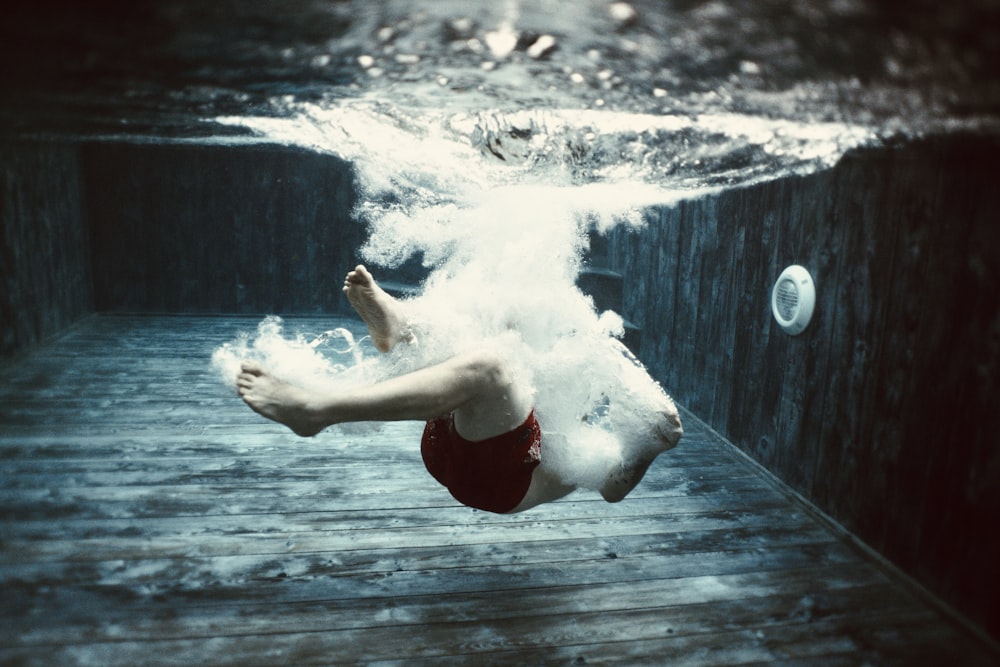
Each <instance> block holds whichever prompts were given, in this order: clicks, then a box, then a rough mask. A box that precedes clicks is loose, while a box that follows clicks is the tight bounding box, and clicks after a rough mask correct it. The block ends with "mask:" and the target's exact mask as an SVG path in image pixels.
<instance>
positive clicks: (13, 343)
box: [0, 142, 94, 359]
mask: <svg viewBox="0 0 1000 667" xmlns="http://www.w3.org/2000/svg"><path fill="white" fill-rule="evenodd" d="M81 173H82V170H81V166H80V159H79V150H77V148H76V147H74V146H72V145H67V144H60V143H51V142H41V143H39V142H0V175H2V180H0V359H4V358H7V357H10V356H12V355H14V354H15V353H17V352H18V351H21V350H25V349H28V348H30V347H31V346H33V345H35V344H36V343H38V342H39V341H41V340H45V339H47V338H50V337H52V336H54V335H56V334H58V333H59V332H60V331H62V330H64V329H65V328H66V327H67V326H69V325H70V324H72V323H73V322H75V321H76V320H78V319H79V318H80V317H82V316H84V315H86V314H89V313H91V312H93V310H94V297H93V277H92V275H91V272H90V266H91V262H90V242H89V241H90V240H89V234H88V231H87V220H86V215H85V209H84V206H83V183H82V177H81Z"/></svg>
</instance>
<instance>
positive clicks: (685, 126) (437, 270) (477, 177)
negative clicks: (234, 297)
mask: <svg viewBox="0 0 1000 667" xmlns="http://www.w3.org/2000/svg"><path fill="white" fill-rule="evenodd" d="M289 111H292V112H293V113H289V114H288V115H286V116H285V117H283V118H258V119H247V118H241V119H227V122H233V123H240V124H244V125H247V126H250V127H252V128H254V129H256V130H257V131H258V132H260V133H261V134H263V135H265V136H267V138H268V139H269V140H271V141H279V142H284V143H290V144H295V145H299V146H306V147H309V148H312V149H314V150H319V151H323V152H329V153H334V154H337V155H339V156H340V157H342V158H344V159H346V160H348V161H350V162H351V163H352V164H353V165H355V168H356V171H357V174H358V188H359V191H360V203H359V204H358V207H357V210H356V211H355V214H356V216H357V218H358V219H359V220H360V221H362V222H363V223H364V224H366V225H367V227H368V232H369V234H368V238H367V241H366V242H365V244H364V245H363V246H362V248H361V249H360V251H359V252H360V255H361V259H362V260H363V261H364V262H366V263H367V264H368V265H369V267H370V268H371V269H372V271H373V273H374V274H375V277H376V279H378V269H379V267H390V268H391V267H396V266H398V265H400V264H401V263H403V262H405V261H406V260H407V259H408V258H410V257H412V256H414V255H416V254H420V255H421V256H422V260H423V263H424V265H425V266H426V268H427V269H428V277H427V279H426V281H425V283H424V284H423V286H422V291H421V293H420V294H419V296H416V297H411V298H408V299H406V300H405V307H406V308H407V310H408V314H409V316H410V327H411V329H412V332H413V334H414V340H413V342H412V343H410V344H401V345H398V346H396V348H395V349H394V350H393V351H392V352H391V353H389V354H387V355H369V356H365V355H359V354H358V353H357V350H358V349H359V348H358V347H357V346H356V345H352V344H349V345H348V351H349V352H348V354H347V355H346V356H347V358H346V359H345V358H344V355H340V357H341V358H340V359H338V360H337V361H335V362H334V361H331V359H330V358H329V357H328V356H327V355H328V354H329V352H326V353H324V352H322V351H321V349H322V348H321V347H320V346H317V345H312V344H309V343H308V342H304V341H301V340H286V339H285V338H284V337H283V335H282V332H281V330H280V322H278V321H277V320H275V319H274V318H271V319H268V320H265V322H263V323H262V324H261V326H260V327H259V329H258V332H257V334H256V336H255V337H249V336H245V337H243V338H241V339H240V340H238V341H237V342H235V343H232V344H229V345H226V346H223V347H222V348H220V349H219V350H217V351H216V358H215V359H214V362H215V365H216V367H217V368H218V369H220V372H221V373H222V375H224V376H227V375H228V376H230V377H231V376H233V375H234V373H233V369H234V368H235V367H238V365H239V359H240V358H242V357H243V356H245V355H250V356H252V357H253V358H255V359H257V360H258V361H260V362H261V363H262V364H263V365H265V366H266V367H268V368H269V369H271V370H272V372H273V373H274V374H275V375H278V376H279V377H282V378H283V379H286V380H288V381H290V382H293V383H297V384H300V385H305V386H312V387H326V388H327V389H330V390H337V388H338V387H339V388H341V389H343V388H345V387H349V386H351V384H354V385H355V386H356V385H357V384H358V383H371V382H377V381H379V380H380V379H384V378H387V377H391V376H393V375H397V374H400V373H405V372H407V371H410V370H415V369H416V368H419V367H422V366H426V365H428V364H432V363H436V362H439V361H443V360H444V359H446V358H449V357H451V356H453V355H455V354H458V353H461V352H463V351H466V350H470V349H481V348H484V347H485V348H492V349H495V350H497V351H498V352H499V353H500V354H502V355H503V357H504V358H506V359H508V360H510V361H511V362H512V364H513V366H514V369H515V373H516V374H517V375H518V376H519V380H520V381H521V382H523V383H524V384H525V385H526V386H530V387H531V388H532V389H533V392H534V399H535V411H536V414H537V416H538V418H539V421H540V423H541V424H542V428H543V431H544V434H545V448H544V452H545V453H544V456H543V465H546V466H548V467H549V468H550V469H551V470H553V471H554V472H556V473H557V474H558V475H559V476H560V477H561V478H562V479H563V480H564V481H566V482H568V483H570V484H574V485H576V486H580V487H585V488H591V489H598V488H600V487H601V486H602V485H603V484H604V483H605V480H606V478H607V475H608V471H609V470H610V469H613V468H615V466H617V467H619V468H620V467H621V465H622V463H623V462H624V463H628V461H630V460H632V459H636V458H641V457H642V456H643V455H644V454H645V453H647V452H646V450H647V449H648V448H649V447H654V446H656V433H655V424H654V421H655V420H654V418H653V416H654V415H656V413H657V411H658V409H659V408H661V407H662V405H663V402H664V401H665V400H667V401H668V400H669V399H668V398H666V394H665V392H664V391H663V389H662V388H661V387H660V386H659V385H657V384H656V383H655V382H653V381H652V380H651V379H650V378H649V376H648V375H647V374H646V373H645V372H644V371H643V369H642V368H641V365H639V363H638V361H636V360H635V359H634V358H632V357H631V356H630V355H629V354H628V353H627V351H625V350H624V346H622V345H621V344H620V342H619V341H618V340H617V338H618V337H620V336H621V335H622V334H623V320H622V317H621V314H620V313H614V312H610V311H608V312H603V313H601V312H597V310H596V309H595V307H594V303H593V301H592V300H591V298H590V297H588V296H587V295H585V294H583V293H582V292H581V291H580V290H579V289H578V288H577V286H576V279H577V276H578V274H579V272H580V270H581V268H582V265H583V257H584V252H585V250H586V249H587V243H588V232H590V231H591V230H596V231H597V232H600V233H606V232H607V231H608V230H610V229H611V228H613V227H615V226H617V225H627V226H639V225H642V224H644V218H643V213H642V212H643V210H645V209H647V208H649V207H651V206H664V205H666V206H671V205H675V204H676V203H677V202H678V201H679V200H680V199H683V198H689V197H695V196H700V195H703V194H705V193H706V192H712V191H714V190H715V189H717V188H719V187H721V186H720V185H719V184H718V183H719V182H720V181H726V182H732V180H733V178H737V179H743V180H747V181H749V180H752V179H754V178H758V177H759V175H760V174H761V173H762V172H768V173H772V174H776V173H777V171H780V170H785V171H787V170H794V169H798V168H801V167H802V165H804V164H811V165H818V164H824V163H825V162H826V161H828V160H831V159H833V158H834V156H838V157H839V154H840V153H841V152H842V151H843V150H845V146H847V147H850V146H853V145H857V144H858V143H859V142H861V141H863V140H865V135H864V133H858V132H855V131H853V130H851V129H850V128H845V127H827V128H823V127H820V128H816V127H812V128H808V129H807V128H804V127H798V126H794V124H788V123H779V122H774V123H773V124H771V125H768V124H767V123H766V122H763V121H761V122H754V123H750V124H745V125H743V126H742V129H736V130H732V131H731V132H730V133H729V134H728V135H727V134H726V132H727V130H726V128H730V129H731V128H734V127H738V126H739V124H738V123H736V122H735V121H734V119H732V118H725V117H721V116H718V117H712V118H704V119H700V120H691V119H685V118H660V119H658V120H655V122H654V121H652V120H651V119H650V118H642V119H636V118H634V117H629V116H628V115H623V114H617V115H613V114H612V115H605V116H595V115H594V114H593V113H577V114H570V113H568V112H558V111H549V112H545V113H526V112H522V113H516V114H499V113H497V114H485V115H484V114H461V113H460V114H450V115H449V114H444V113H439V114H433V113H431V112H424V111H409V112H403V111H401V110H399V109H398V108H395V107H392V106H390V105H386V104H374V103H353V104H350V105H347V106H334V107H328V108H323V107H321V106H318V105H300V106H299V107H297V108H296V109H294V110H289ZM602 123H603V124H605V125H606V126H607V127H606V128H605V132H603V133H602V132H601V129H600V127H598V126H599V125H601V124H602ZM640 128H644V129H641V130H640ZM698 131H701V132H704V133H705V136H706V137H707V136H712V137H717V136H718V135H720V134H721V135H724V136H726V137H727V138H726V139H725V140H723V141H722V143H721V147H720V144H719V140H718V139H717V138H716V139H715V140H714V141H715V142H716V143H714V144H711V143H710V142H708V141H707V140H706V143H705V145H704V146H703V147H702V150H701V152H700V153H698V152H697V150H696V151H695V152H696V153H697V154H698V155H700V156H701V157H702V158H705V160H706V163H707V164H712V163H711V161H710V160H709V157H710V156H712V155H714V156H716V158H718V156H719V155H727V156H729V158H728V159H717V160H716V163H714V164H715V169H716V171H715V172H714V173H705V172H706V167H705V166H704V165H702V166H700V167H698V169H699V170H701V173H702V175H701V177H692V175H691V174H692V173H693V172H689V171H685V170H684V169H678V170H677V171H678V173H676V174H675V175H674V177H672V178H662V173H661V177H654V175H655V174H656V173H657V169H659V168H661V167H662V163H663V160H658V159H657V156H658V155H659V157H660V158H662V157H663V156H664V155H668V154H673V155H674V156H675V157H676V156H680V155H682V152H681V150H680V149H679V148H678V146H677V145H673V144H671V143H670V140H669V139H667V140H664V139H663V137H664V136H666V137H668V138H669V137H672V138H674V139H676V140H677V141H678V142H680V143H681V144H683V145H687V144H688V143H689V139H690V137H691V133H692V132H698ZM682 139H683V141H681V140H682ZM658 141H659V142H660V143H662V144H664V146H661V147H660V149H659V154H658V153H657V152H656V150H654V147H655V146H657V142H658ZM643 142H645V143H643ZM612 149H616V152H614V155H615V156H617V157H612V158H608V157H607V155H606V153H607V151H609V150H612ZM626 149H627V150H626ZM748 151H749V153H748ZM733 156H736V157H733ZM761 156H769V157H768V158H767V160H763V158H761ZM775 156H779V157H777V158H776V157H775ZM664 159H665V158H664ZM671 159H673V158H671ZM684 159H687V160H691V161H692V163H694V162H697V163H699V164H701V160H700V159H699V158H697V157H694V158H692V157H691V156H684ZM762 160H763V161H762ZM775 160H777V161H778V164H779V167H775ZM734 165H736V166H735V167H734ZM741 165H742V166H741ZM734 169H735V171H736V172H738V176H736V177H734V176H733V175H732V174H733V172H734ZM708 171H709V172H710V171H711V169H710V168H708ZM350 268H352V267H344V270H345V272H346V271H347V270H349V269H350ZM314 342H315V341H314ZM347 342H348V343H350V342H351V341H350V340H348V341H347Z"/></svg>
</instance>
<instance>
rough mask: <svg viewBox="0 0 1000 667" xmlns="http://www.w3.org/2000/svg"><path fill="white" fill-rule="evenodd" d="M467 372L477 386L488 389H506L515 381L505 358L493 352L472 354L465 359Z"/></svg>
mask: <svg viewBox="0 0 1000 667" xmlns="http://www.w3.org/2000/svg"><path fill="white" fill-rule="evenodd" d="M465 371H466V374H467V375H468V377H469V378H471V379H473V380H474V381H475V382H476V383H477V384H480V385H483V386H488V387H506V386H509V385H510V384H511V382H512V381H513V379H512V377H511V371H510V366H509V365H508V364H507V362H506V361H505V360H504V358H503V357H502V356H501V355H499V354H497V353H496V352H492V351H486V350H483V351H477V352H473V353H470V354H469V355H468V356H467V357H466V359H465Z"/></svg>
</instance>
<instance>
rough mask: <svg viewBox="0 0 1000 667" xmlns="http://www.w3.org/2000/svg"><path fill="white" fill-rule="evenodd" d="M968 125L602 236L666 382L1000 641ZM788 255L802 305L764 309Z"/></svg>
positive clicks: (998, 374) (988, 203)
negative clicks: (800, 285) (805, 287)
mask: <svg viewBox="0 0 1000 667" xmlns="http://www.w3.org/2000/svg"><path fill="white" fill-rule="evenodd" d="M998 148H1000V146H998V144H997V142H996V141H991V140H988V139H984V138H983V137H975V136H970V137H951V138H949V139H948V140H927V141H923V142H919V143H915V144H909V145H905V146H896V147H892V148H887V149H880V150H864V151H857V152H854V153H851V154H849V155H848V156H846V157H845V158H844V159H842V160H841V161H840V163H839V164H838V165H837V166H836V167H835V168H834V169H832V170H829V171H825V172H822V173H818V174H814V175H811V176H806V177H801V178H788V179H782V180H779V181H775V182H771V183H766V184H762V185H757V186H754V187H748V188H742V189H735V190H731V191H728V192H724V193H722V194H720V195H718V196H712V197H706V198H703V199H699V200H697V201H690V202H684V203H682V204H681V205H680V206H677V207H674V208H668V209H660V210H654V211H650V212H648V215H647V218H648V224H647V225H646V226H645V227H644V228H643V229H642V230H641V231H639V232H634V233H632V232H626V231H621V230H619V231H616V232H614V233H613V234H612V236H611V238H610V240H609V255H610V258H611V265H612V268H615V269H618V270H619V271H621V272H622V273H623V274H624V275H625V281H626V282H625V295H626V296H625V310H626V312H627V316H628V317H630V318H631V319H632V320H633V321H635V323H636V324H637V325H638V327H639V329H640V330H641V332H642V339H641V357H642V358H643V360H644V361H645V362H646V363H647V365H648V366H649V367H650V368H651V369H652V371H653V373H654V375H655V376H656V377H658V378H660V379H662V380H663V382H664V385H665V386H666V387H668V388H669V390H670V391H671V392H673V394H674V395H675V397H676V398H677V399H678V400H679V401H680V402H681V403H682V404H683V405H685V406H686V407H688V408H689V409H691V410H692V412H694V413H695V414H697V415H698V416H699V417H700V418H702V419H703V420H705V421H706V422H708V423H709V424H710V425H711V426H712V427H713V428H715V429H716V430H717V431H718V432H720V433H721V434H723V435H724V436H725V437H726V438H728V439H729V440H730V441H732V442H733V443H735V444H736V445H737V446H738V447H740V448H741V449H742V450H743V451H745V452H746V453H748V454H749V455H750V456H752V457H753V458H754V459H756V460H757V461H758V462H760V463H761V464H763V465H764V466H765V467H766V468H768V469H769V470H770V471H771V472H773V473H774V474H776V475H777V476H778V477H779V478H780V479H782V480H783V481H784V482H786V483H787V484H788V485H790V486H791V487H792V488H793V489H794V490H796V491H797V492H799V493H800V494H802V495H803V496H805V497H806V498H808V499H809V500H810V501H811V502H813V503H814V504H815V505H817V506H818V507H819V508H821V509H822V510H823V511H825V512H826V513H827V514H829V515H830V516H832V517H833V518H834V519H836V520H837V521H838V522H840V523H841V524H842V525H844V526H845V527H846V528H847V529H848V530H850V531H851V532H852V533H854V534H855V535H857V536H859V537H860V538H861V539H862V540H864V541H865V542H866V543H867V544H869V545H870V546H872V547H874V548H875V549H876V550H878V551H879V552H881V553H882V554H883V555H885V556H886V557H887V558H888V559H890V560H891V561H892V562H894V563H895V564H897V565H898V566H900V567H901V568H902V569H903V570H905V571H907V572H909V573H910V574H912V575H913V576H914V577H915V578H916V579H918V580H919V581H921V582H923V583H924V584H925V585H927V586H928V587H929V588H931V589H932V590H934V591H935V592H936V593H938V594H939V595H940V596H942V597H943V598H944V599H946V600H948V601H950V602H952V603H953V604H954V605H956V606H958V607H960V608H961V609H963V610H964V611H965V613H967V614H968V615H970V616H972V617H973V618H975V619H976V620H977V621H978V622H979V623H982V624H984V625H988V626H989V630H990V632H991V633H992V634H993V635H994V636H1000V576H998V574H997V567H996V563H998V562H1000V536H998V531H997V527H998V524H997V517H998V516H1000V447H998V445H1000V428H998V425H997V421H998V417H1000V386H998V381H1000V362H998V359H1000V296H998V294H1000V206H998V204H997V202H998V197H997V190H996V183H997V182H1000V150H998ZM790 264H802V265H804V266H805V267H806V268H807V269H809V270H810V271H811V273H812V274H813V278H814V280H815V282H816V287H817V305H816V311H815V315H814V318H813V321H812V323H811V324H810V326H809V327H808V328H807V329H806V330H805V331H804V332H803V333H802V334H800V335H798V336H795V337H793V336H790V335H788V334H786V333H784V332H783V331H782V330H781V329H780V328H779V326H778V325H777V323H776V322H775V320H774V319H773V317H772V315H771V310H770V292H771V287H772V285H773V284H774V281H775V280H776V279H777V277H778V276H779V274H780V273H781V272H782V270H783V269H784V268H785V267H786V266H788V265H790Z"/></svg>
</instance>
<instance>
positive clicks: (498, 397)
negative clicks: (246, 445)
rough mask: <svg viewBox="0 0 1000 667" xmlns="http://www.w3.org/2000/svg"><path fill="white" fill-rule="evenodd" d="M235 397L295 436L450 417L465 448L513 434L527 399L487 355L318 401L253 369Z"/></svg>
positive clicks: (246, 367)
mask: <svg viewBox="0 0 1000 667" xmlns="http://www.w3.org/2000/svg"><path fill="white" fill-rule="evenodd" d="M236 384H237V388H238V390H239V394H240V396H241V397H242V398H243V400H244V401H245V402H246V403H247V405H249V406H250V407H251V408H252V409H253V410H254V411H255V412H257V413H259V414H261V415H263V416H264V417H267V418H268V419H272V420H274V421H276V422H279V423H281V424H284V425H285V426H287V427H289V428H290V429H292V430H293V431H294V432H295V433H297V434H299V435H302V436H312V435H315V434H316V433H319V432H320V431H321V430H323V429H324V428H326V427H327V426H331V425H333V424H337V423H341V422H357V421H402V420H420V421H427V420H429V419H433V418H435V417H439V416H442V415H446V414H449V413H452V412H454V413H455V428H456V429H457V430H458V431H459V433H460V434H461V435H462V436H463V437H465V438H466V439H468V440H472V441H475V440H484V439H486V438H490V437H493V436H496V435H500V434H502V433H507V432H509V431H512V430H514V429H515V428H517V427H518V426H520V425H521V424H522V423H523V422H524V420H525V419H526V418H527V416H528V413H529V412H530V411H531V396H530V394H529V393H528V392H527V391H526V390H525V389H524V388H522V387H520V386H518V385H517V384H516V383H515V382H514V381H513V379H512V377H511V374H510V372H509V371H508V369H507V367H506V364H504V363H503V362H502V360H499V359H497V358H495V357H493V356H492V355H490V354H487V353H473V354H468V355H464V356H460V357H454V358H452V359H449V360H448V361H445V362H444V363H441V364H437V365H435V366H429V367H427V368H423V369H420V370H418V371H415V372H413V373H408V374H406V375H402V376H399V377H396V378H392V379H390V380H387V381H385V382H380V383H378V384H376V385H372V386H368V387H359V388H358V389H356V390H354V391H351V392H348V393H338V394H323V393H317V392H311V391H306V390H304V389H301V388H299V387H295V386H293V385H290V384H287V383H285V382H282V381H280V380H278V379H277V378H275V377H274V376H272V375H270V374H269V373H267V372H266V371H265V370H264V369H262V368H260V367H259V366H258V365H256V364H254V363H244V364H243V368H242V372H241V373H240V374H239V376H238V377H237V382H236Z"/></svg>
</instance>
